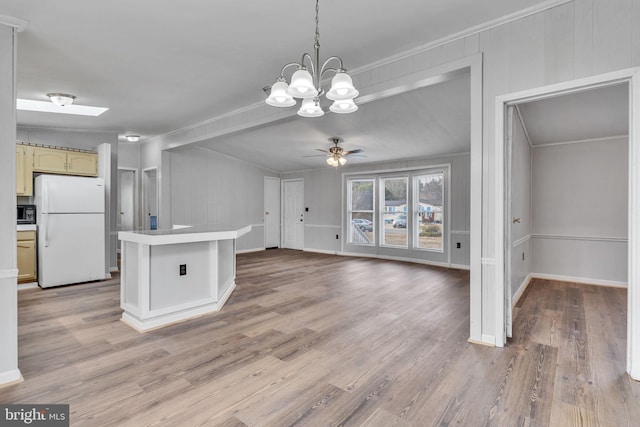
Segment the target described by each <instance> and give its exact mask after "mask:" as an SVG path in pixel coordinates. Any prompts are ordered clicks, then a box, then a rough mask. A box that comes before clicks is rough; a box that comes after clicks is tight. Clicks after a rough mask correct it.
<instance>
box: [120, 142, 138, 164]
mask: <svg viewBox="0 0 640 427" xmlns="http://www.w3.org/2000/svg"><path fill="white" fill-rule="evenodd" d="M118 167H119V168H125V169H139V168H140V144H138V143H137V142H136V143H133V142H118Z"/></svg>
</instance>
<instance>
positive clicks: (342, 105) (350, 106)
mask: <svg viewBox="0 0 640 427" xmlns="http://www.w3.org/2000/svg"><path fill="white" fill-rule="evenodd" d="M357 109H358V106H357V105H356V104H355V102H353V99H344V100H341V101H333V104H331V107H329V110H331V111H332V112H334V113H338V114H347V113H353V112H354V111H356V110H357Z"/></svg>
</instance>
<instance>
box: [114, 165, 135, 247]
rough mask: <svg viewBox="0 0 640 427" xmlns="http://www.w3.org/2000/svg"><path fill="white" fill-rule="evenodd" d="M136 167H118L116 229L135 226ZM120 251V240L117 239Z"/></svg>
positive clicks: (123, 229)
mask: <svg viewBox="0 0 640 427" xmlns="http://www.w3.org/2000/svg"><path fill="white" fill-rule="evenodd" d="M136 173H137V170H136V169H126V168H118V214H117V216H116V218H117V222H116V231H131V230H134V229H135V228H136V220H135V219H136V208H135V206H136V202H135V201H136ZM118 251H120V240H118Z"/></svg>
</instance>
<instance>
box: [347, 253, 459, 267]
mask: <svg viewBox="0 0 640 427" xmlns="http://www.w3.org/2000/svg"><path fill="white" fill-rule="evenodd" d="M338 255H342V256H351V257H362V258H376V259H386V260H389V261H402V262H412V263H415V264H424V265H430V266H433V267H442V268H452V267H451V264H449V263H448V262H437V261H429V260H425V259H417V258H404V257H395V256H389V255H379V254H361V253H357V252H340V253H338Z"/></svg>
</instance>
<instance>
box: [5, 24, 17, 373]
mask: <svg viewBox="0 0 640 427" xmlns="http://www.w3.org/2000/svg"><path fill="white" fill-rule="evenodd" d="M14 55H15V41H14V30H13V28H11V27H8V26H5V25H2V24H0V197H1V198H2V202H1V203H0V384H3V383H10V382H13V381H17V380H19V379H20V378H21V375H20V371H19V370H18V285H17V277H18V270H17V259H16V209H15V202H16V161H15V158H16V154H15V139H16V111H15V105H16V104H15V102H16V101H15V74H14V71H15V61H14V59H15V56H14Z"/></svg>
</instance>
